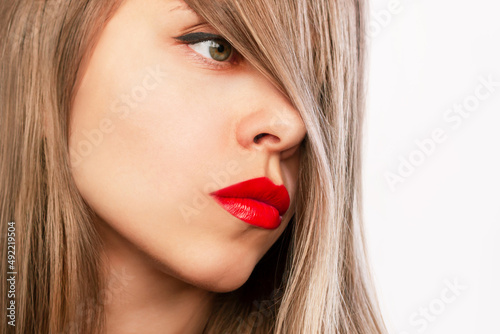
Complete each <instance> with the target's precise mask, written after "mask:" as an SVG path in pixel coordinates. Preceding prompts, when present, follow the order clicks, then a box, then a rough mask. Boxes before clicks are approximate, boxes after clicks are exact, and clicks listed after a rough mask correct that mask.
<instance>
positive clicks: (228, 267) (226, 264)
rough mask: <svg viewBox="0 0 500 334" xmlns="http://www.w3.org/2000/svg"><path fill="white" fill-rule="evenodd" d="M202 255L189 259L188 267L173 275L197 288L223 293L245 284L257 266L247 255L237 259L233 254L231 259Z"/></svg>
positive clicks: (184, 266) (255, 261) (183, 267)
mask: <svg viewBox="0 0 500 334" xmlns="http://www.w3.org/2000/svg"><path fill="white" fill-rule="evenodd" d="M204 255H205V256H201V257H198V258H197V260H193V259H192V258H191V259H190V260H189V262H190V265H189V266H186V264H184V265H183V266H182V270H180V271H174V273H173V275H174V276H176V277H177V278H179V279H181V280H182V281H184V282H186V283H189V284H191V285H193V286H196V287H198V288H201V289H204V290H207V291H211V292H217V293H224V292H231V291H234V290H236V289H238V288H240V287H241V286H242V285H243V284H245V282H246V281H247V280H248V278H249V277H250V275H251V274H252V271H253V270H254V268H255V265H256V264H257V260H255V259H253V258H252V257H251V256H248V255H247V256H245V257H239V256H236V254H235V253H233V254H231V255H232V258H231V257H229V258H228V255H226V256H225V257H224V258H220V257H218V256H207V255H208V253H206V254H204Z"/></svg>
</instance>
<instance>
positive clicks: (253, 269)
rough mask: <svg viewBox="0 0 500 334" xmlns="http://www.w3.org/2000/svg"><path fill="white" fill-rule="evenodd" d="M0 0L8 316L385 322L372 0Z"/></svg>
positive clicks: (301, 324) (176, 325) (236, 324)
mask: <svg viewBox="0 0 500 334" xmlns="http://www.w3.org/2000/svg"><path fill="white" fill-rule="evenodd" d="M1 7H2V8H1V13H2V18H1V25H2V26H1V27H2V31H6V32H7V34H6V35H5V36H2V39H3V40H2V46H3V49H2V59H1V66H2V68H1V79H2V80H1V82H2V85H1V99H2V102H3V103H2V107H1V108H2V109H1V110H2V122H1V126H2V132H1V135H2V140H1V147H2V149H1V152H2V159H1V175H2V178H1V182H2V187H1V189H2V193H1V196H2V198H1V208H2V209H1V210H2V211H1V228H2V233H4V231H5V233H6V235H7V231H8V232H9V234H8V238H5V239H4V240H5V241H6V242H4V243H3V244H2V246H3V247H2V270H3V272H4V273H6V272H10V273H11V274H9V275H10V276H12V277H13V280H11V281H6V280H3V281H2V294H3V296H8V295H9V296H10V297H6V299H5V300H4V301H5V302H4V303H3V304H2V307H3V311H4V312H5V314H7V315H10V318H8V321H9V322H10V324H9V323H5V324H4V323H2V333H5V332H8V331H10V332H15V333H108V334H109V333H271V332H272V333H381V332H383V331H384V327H383V324H382V321H381V320H380V317H379V311H378V309H377V307H376V302H375V298H374V296H373V295H374V294H373V291H372V288H371V287H370V283H369V282H370V280H369V275H368V272H367V264H366V263H365V260H364V258H365V256H364V250H363V232H362V228H361V217H360V214H359V213H360V210H361V206H360V189H361V188H360V137H361V122H362V114H363V105H364V103H363V102H364V101H363V87H364V85H363V78H364V75H363V73H364V57H365V56H364V29H365V25H364V24H365V23H364V12H365V3H364V1H349V0H313V1H311V0H294V1H285V0H280V1H273V2H270V1H267V0H258V1H257V0H255V1H243V0H239V1H234V0H227V1H220V0H217V1H216V0H205V1H200V0H188V1H186V2H181V1H179V0H150V1H147V2H146V1H139V0H123V1H98V0H75V1H35V2H33V1H27V0H26V1H24V0H20V1H16V2H11V3H5V2H2V5H1ZM9 224H10V225H9ZM12 226H14V227H12ZM9 227H11V228H10V229H9ZM13 244H15V257H13V253H12V247H10V248H9V246H12V245H13ZM9 250H10V251H11V252H10V253H9ZM9 255H11V257H10V258H9V257H8V256H9ZM7 259H10V260H13V259H14V260H15V261H14V262H8V261H7ZM12 264H14V265H13V267H12V268H11V267H9V266H11V265H12ZM10 276H9V277H10ZM11 282H14V283H12V284H11ZM14 285H15V293H12V287H13V286H14ZM9 292H11V294H9ZM11 297H12V298H11ZM12 301H14V305H15V308H14V311H12V306H11V305H12ZM12 313H14V317H12ZM12 319H13V320H12ZM12 324H15V327H14V326H12Z"/></svg>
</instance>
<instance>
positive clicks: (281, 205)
mask: <svg viewBox="0 0 500 334" xmlns="http://www.w3.org/2000/svg"><path fill="white" fill-rule="evenodd" d="M210 195H214V196H219V197H231V198H250V199H253V200H256V201H260V202H263V203H266V204H268V205H271V206H273V207H275V208H276V209H277V210H278V212H279V213H280V215H281V216H282V215H284V214H285V212H286V211H287V210H288V207H289V206H290V196H289V195H288V191H287V190H286V188H285V186H284V185H280V186H277V185H275V184H274V183H273V182H272V181H271V180H270V179H269V178H267V177H259V178H255V179H251V180H247V181H243V182H240V183H236V184H233V185H231V186H229V187H226V188H222V189H219V190H217V191H214V192H211V193H210Z"/></svg>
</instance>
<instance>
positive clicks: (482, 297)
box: [363, 0, 500, 334]
mask: <svg viewBox="0 0 500 334" xmlns="http://www.w3.org/2000/svg"><path fill="white" fill-rule="evenodd" d="M370 6H371V18H370V22H371V24H370V27H371V30H370V31H371V32H370V34H369V35H370V40H371V42H370V52H371V54H370V68H369V92H368V109H367V115H366V123H365V137H364V175H363V182H364V191H365V192H364V201H365V203H364V204H365V213H364V215H365V225H366V232H367V242H368V252H369V255H370V260H371V263H372V268H373V273H374V279H375V284H376V287H377V292H378V295H379V299H380V304H381V307H382V310H383V313H384V316H385V319H386V322H387V326H388V329H389V332H390V333H391V334H417V333H428V334H431V333H439V334H448V333H450V334H462V333H464V334H465V333H467V334H476V333H481V334H489V333H500V321H498V319H499V318H500V287H499V284H500V269H499V268H500V203H499V202H500V194H499V191H500V1H498V0H475V1H472V0H469V1H463V0H436V1H431V0H400V1H391V0H371V3H370ZM481 78H483V79H484V80H488V78H491V80H493V81H494V82H496V85H497V86H496V87H490V90H492V92H491V91H488V89H487V87H486V86H484V84H482V81H481ZM478 87H479V88H478ZM476 90H478V92H479V97H480V98H478V97H476V95H477V94H478V93H477V91H476ZM488 93H490V94H489V96H487V97H485V95H488ZM456 105H458V106H460V105H462V106H464V105H465V106H464V107H462V109H463V110H464V111H465V113H468V115H467V114H465V115H466V116H459V114H458V113H456V112H454V110H456V109H454V108H456V107H455V106H456ZM467 109H469V110H471V111H470V112H468V111H467ZM445 117H454V118H453V119H449V118H448V119H446V118H445ZM457 117H461V118H460V119H461V121H459V120H458V118H457ZM459 122H460V123H459ZM435 131H438V132H439V131H441V134H440V135H439V136H438V139H439V142H434V144H431V143H430V142H429V140H430V139H431V138H432V135H433V133H434V132H435ZM416 141H420V142H422V141H423V142H426V143H427V145H426V146H425V147H424V149H425V150H426V151H427V152H423V150H422V149H420V148H419V146H418V145H417V143H416ZM410 158H411V159H412V160H411V161H413V162H410V161H409V160H410ZM403 160H406V161H408V164H410V167H409V166H408V165H406V169H404V168H403V167H401V164H403V163H402V162H401V161H403ZM401 168H403V169H401ZM398 169H401V170H402V172H401V173H400V171H398ZM391 173H392V174H391ZM388 175H391V177H394V176H396V178H393V179H392V180H393V183H392V184H391V183H390V182H389V181H388V179H387V177H388ZM398 175H399V176H398ZM402 175H403V176H402ZM449 285H452V286H453V285H455V288H453V289H450V288H449V287H448V286H449Z"/></svg>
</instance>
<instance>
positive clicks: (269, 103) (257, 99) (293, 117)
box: [236, 73, 306, 155]
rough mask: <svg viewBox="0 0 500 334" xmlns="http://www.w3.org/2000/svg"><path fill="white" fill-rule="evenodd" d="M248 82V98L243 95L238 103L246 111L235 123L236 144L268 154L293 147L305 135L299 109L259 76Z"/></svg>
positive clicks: (284, 152)
mask: <svg viewBox="0 0 500 334" xmlns="http://www.w3.org/2000/svg"><path fill="white" fill-rule="evenodd" d="M254 75H257V74H255V73H254ZM250 85H251V87H248V90H247V92H251V98H250V99H244V101H245V104H246V105H244V106H242V107H243V108H244V109H245V110H246V112H244V113H242V114H241V118H240V120H239V122H238V123H237V126H236V136H237V140H238V143H239V145H241V146H242V147H244V148H245V149H252V148H255V149H258V150H259V151H266V152H267V153H268V154H273V153H274V154H275V153H278V154H281V153H283V154H284V155H286V152H287V151H295V148H297V146H298V145H299V144H300V143H301V142H302V140H303V139H304V137H305V135H306V127H305V125H304V122H303V121H302V117H301V116H300V114H299V112H298V111H297V110H296V109H295V108H294V107H293V106H292V104H291V103H290V101H289V100H288V98H287V97H285V96H284V95H283V93H281V92H280V91H279V90H278V89H277V88H276V87H275V86H274V85H273V84H272V83H271V82H270V81H268V80H267V79H265V78H264V77H263V76H260V75H259V77H258V78H254V80H252V82H251V84H250Z"/></svg>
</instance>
